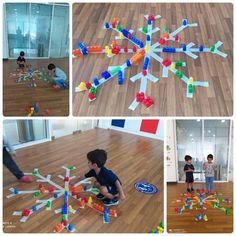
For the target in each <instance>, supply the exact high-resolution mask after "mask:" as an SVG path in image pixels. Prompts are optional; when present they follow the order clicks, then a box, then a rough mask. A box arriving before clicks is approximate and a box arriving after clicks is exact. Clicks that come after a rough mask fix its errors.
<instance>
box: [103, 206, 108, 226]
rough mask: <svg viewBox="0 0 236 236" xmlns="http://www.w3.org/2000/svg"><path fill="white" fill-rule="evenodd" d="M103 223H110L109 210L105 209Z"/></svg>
mask: <svg viewBox="0 0 236 236" xmlns="http://www.w3.org/2000/svg"><path fill="white" fill-rule="evenodd" d="M103 222H104V223H105V224H108V223H109V209H108V208H107V207H105V209H104V212H103Z"/></svg>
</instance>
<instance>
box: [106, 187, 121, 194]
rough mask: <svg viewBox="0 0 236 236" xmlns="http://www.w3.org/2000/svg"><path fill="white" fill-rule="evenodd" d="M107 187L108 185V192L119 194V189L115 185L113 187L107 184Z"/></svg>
mask: <svg viewBox="0 0 236 236" xmlns="http://www.w3.org/2000/svg"><path fill="white" fill-rule="evenodd" d="M106 187H107V191H108V193H110V194H112V195H116V194H118V191H117V189H116V188H115V187H111V186H107V185H106Z"/></svg>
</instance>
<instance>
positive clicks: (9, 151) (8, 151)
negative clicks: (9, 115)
mask: <svg viewBox="0 0 236 236" xmlns="http://www.w3.org/2000/svg"><path fill="white" fill-rule="evenodd" d="M12 157H16V151H15V149H14V147H13V146H12V145H11V144H10V142H9V141H8V140H7V139H6V137H5V136H3V164H4V165H5V166H6V167H7V168H8V170H9V171H11V173H12V174H13V175H15V177H16V178H17V179H18V180H20V181H21V182H24V183H30V182H32V178H31V177H30V176H26V175H24V173H23V172H22V171H21V170H20V169H19V167H18V166H17V164H16V163H15V161H14V160H13V158H12Z"/></svg>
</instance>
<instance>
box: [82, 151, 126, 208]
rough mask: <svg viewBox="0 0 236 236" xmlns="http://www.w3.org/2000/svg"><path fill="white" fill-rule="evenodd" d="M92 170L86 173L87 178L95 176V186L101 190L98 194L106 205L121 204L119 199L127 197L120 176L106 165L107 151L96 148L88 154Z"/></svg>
mask: <svg viewBox="0 0 236 236" xmlns="http://www.w3.org/2000/svg"><path fill="white" fill-rule="evenodd" d="M87 159H88V166H89V169H90V171H89V172H88V173H87V174H85V177H86V178H89V177H94V178H95V179H96V181H95V182H94V186H95V187H96V188H98V189H99V190H100V193H99V194H98V195H97V196H96V197H97V199H99V200H102V201H103V204H104V205H106V206H112V205H117V204H119V200H124V199H125V194H124V191H123V188H122V185H121V181H120V180H119V178H118V177H117V176H116V175H115V174H114V173H113V172H112V171H111V170H108V169H107V168H106V167H105V166H104V165H105V163H106V160H107V152H106V151H105V150H102V149H96V150H94V151H91V152H89V153H88V154H87Z"/></svg>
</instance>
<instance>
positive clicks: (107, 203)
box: [102, 197, 119, 206]
mask: <svg viewBox="0 0 236 236" xmlns="http://www.w3.org/2000/svg"><path fill="white" fill-rule="evenodd" d="M102 202H103V204H104V205H105V206H115V205H118V204H119V200H118V199H117V198H116V197H115V198H113V199H108V198H105V199H103V200H102Z"/></svg>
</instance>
